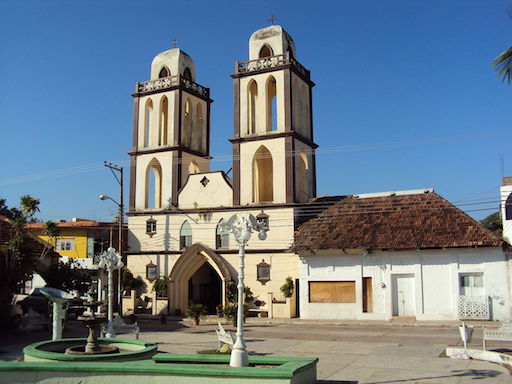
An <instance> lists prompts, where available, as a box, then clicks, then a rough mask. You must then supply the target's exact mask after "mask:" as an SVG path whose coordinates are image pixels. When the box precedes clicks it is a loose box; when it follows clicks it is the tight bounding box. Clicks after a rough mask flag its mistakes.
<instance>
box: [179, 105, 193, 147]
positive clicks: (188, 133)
mask: <svg viewBox="0 0 512 384" xmlns="http://www.w3.org/2000/svg"><path fill="white" fill-rule="evenodd" d="M181 142H182V143H183V145H184V146H186V147H188V148H190V144H192V103H191V101H190V99H189V98H187V100H186V101H185V114H184V117H183V136H182V138H181Z"/></svg>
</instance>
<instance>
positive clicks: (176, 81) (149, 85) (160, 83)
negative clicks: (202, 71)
mask: <svg viewBox="0 0 512 384" xmlns="http://www.w3.org/2000/svg"><path fill="white" fill-rule="evenodd" d="M178 85H181V86H183V87H184V88H185V89H186V90H187V91H189V92H190V93H193V94H196V95H198V96H202V97H208V98H209V97H210V89H209V88H206V87H203V86H202V85H199V84H197V83H195V82H193V81H192V80H188V79H186V78H184V77H183V76H181V75H175V76H169V77H162V78H161V79H157V80H150V81H143V82H140V83H137V85H136V88H135V91H136V93H148V92H153V91H157V90H161V89H169V88H173V87H177V86H178Z"/></svg>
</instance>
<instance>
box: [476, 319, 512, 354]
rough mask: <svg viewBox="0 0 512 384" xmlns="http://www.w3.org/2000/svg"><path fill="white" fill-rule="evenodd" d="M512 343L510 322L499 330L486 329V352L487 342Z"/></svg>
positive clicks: (484, 342)
mask: <svg viewBox="0 0 512 384" xmlns="http://www.w3.org/2000/svg"><path fill="white" fill-rule="evenodd" d="M488 340H493V341H512V324H511V323H510V322H506V323H503V324H502V325H501V327H499V328H498V329H487V328H484V337H483V344H484V345H483V347H484V351H486V350H487V349H486V341H488Z"/></svg>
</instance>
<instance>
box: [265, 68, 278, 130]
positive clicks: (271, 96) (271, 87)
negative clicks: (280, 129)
mask: <svg viewBox="0 0 512 384" xmlns="http://www.w3.org/2000/svg"><path fill="white" fill-rule="evenodd" d="M276 99H277V98H276V79H274V76H269V78H268V79H267V131H277V100H276Z"/></svg>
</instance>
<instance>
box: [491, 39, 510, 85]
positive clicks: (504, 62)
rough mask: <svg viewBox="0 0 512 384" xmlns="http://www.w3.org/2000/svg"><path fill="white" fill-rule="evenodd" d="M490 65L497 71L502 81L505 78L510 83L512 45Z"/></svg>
mask: <svg viewBox="0 0 512 384" xmlns="http://www.w3.org/2000/svg"><path fill="white" fill-rule="evenodd" d="M491 65H492V66H493V67H494V69H495V70H496V72H497V73H498V77H500V78H501V80H502V81H505V80H506V81H507V82H508V83H509V84H510V80H511V79H512V47H510V48H508V49H507V50H506V51H504V52H502V53H501V54H500V55H499V56H498V57H496V58H495V59H494V60H493V61H492V63H491Z"/></svg>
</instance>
